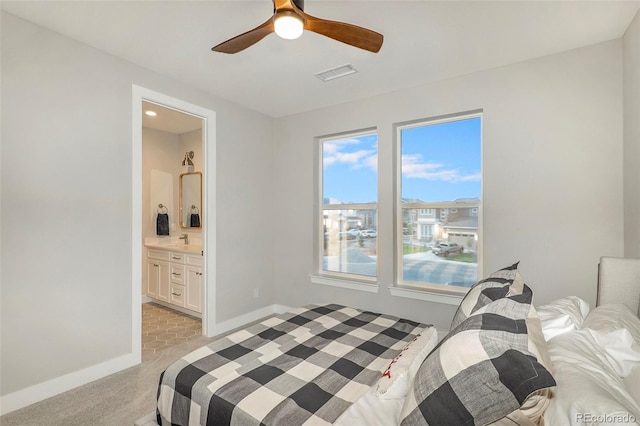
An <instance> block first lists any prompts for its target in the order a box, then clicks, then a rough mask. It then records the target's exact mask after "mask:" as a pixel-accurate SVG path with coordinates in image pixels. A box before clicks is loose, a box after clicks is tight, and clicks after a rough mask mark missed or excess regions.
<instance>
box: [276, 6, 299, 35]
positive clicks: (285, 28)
mask: <svg viewBox="0 0 640 426" xmlns="http://www.w3.org/2000/svg"><path fill="white" fill-rule="evenodd" d="M273 27H274V31H275V32H276V34H278V35H279V36H280V37H282V38H284V39H287V40H295V39H297V38H298V37H300V36H301V35H302V31H303V30H304V23H303V22H302V18H301V17H300V16H298V15H297V14H296V13H294V12H289V11H284V12H278V14H277V15H276V18H275V20H274V21H273Z"/></svg>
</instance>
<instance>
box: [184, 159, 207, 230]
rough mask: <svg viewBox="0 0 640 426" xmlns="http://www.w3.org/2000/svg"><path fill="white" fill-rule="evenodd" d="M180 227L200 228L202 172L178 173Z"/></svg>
mask: <svg viewBox="0 0 640 426" xmlns="http://www.w3.org/2000/svg"><path fill="white" fill-rule="evenodd" d="M179 186H180V227H181V228H202V173H201V172H191V173H182V174H181V175H180V185H179Z"/></svg>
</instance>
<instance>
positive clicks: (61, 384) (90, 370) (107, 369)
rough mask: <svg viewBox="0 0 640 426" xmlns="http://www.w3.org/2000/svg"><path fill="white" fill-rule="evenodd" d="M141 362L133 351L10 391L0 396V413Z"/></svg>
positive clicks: (17, 408)
mask: <svg viewBox="0 0 640 426" xmlns="http://www.w3.org/2000/svg"><path fill="white" fill-rule="evenodd" d="M139 363H140V361H139V360H138V358H137V356H136V354H134V353H131V354H127V355H123V356H120V357H118V358H114V359H112V360H109V361H106V362H103V363H100V364H97V365H93V366H91V367H87V368H84V369H82V370H79V371H74V372H73V373H69V374H66V375H64V376H60V377H56V378H55V379H51V380H48V381H46V382H43V383H38V384H37V385H33V386H29V387H28V388H25V389H21V390H19V391H16V392H13V393H10V394H8V395H5V396H3V397H0V415H4V414H7V413H10V412H12V411H15V410H19V409H20V408H23V407H26V406H28V405H31V404H34V403H36V402H39V401H42V400H44V399H47V398H51V397H52V396H55V395H58V394H60V393H62V392H66V391H68V390H71V389H74V388H76V387H78V386H82V385H84V384H87V383H90V382H93V381H94V380H97V379H101V378H103V377H106V376H108V375H110V374H114V373H117V372H119V371H122V370H124V369H126V368H129V367H133V366H134V365H137V364H139Z"/></svg>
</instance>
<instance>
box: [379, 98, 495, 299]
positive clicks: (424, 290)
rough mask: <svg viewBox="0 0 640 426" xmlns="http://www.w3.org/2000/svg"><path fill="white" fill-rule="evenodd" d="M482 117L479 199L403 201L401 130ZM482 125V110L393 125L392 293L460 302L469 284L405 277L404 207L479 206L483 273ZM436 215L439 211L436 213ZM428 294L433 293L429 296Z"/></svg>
mask: <svg viewBox="0 0 640 426" xmlns="http://www.w3.org/2000/svg"><path fill="white" fill-rule="evenodd" d="M473 118H479V119H480V176H481V178H480V197H479V201H478V202H477V203H476V202H474V203H466V202H454V201H451V202H427V203H403V202H402V131H403V130H406V129H411V128H417V127H424V126H429V125H436V124H443V123H448V122H453V121H462V120H467V119H473ZM483 126H484V117H483V112H482V110H476V111H470V112H464V113H457V114H450V115H446V116H440V117H433V118H426V119H420V120H413V121H409V122H404V123H397V124H395V125H394V130H395V132H394V142H395V143H394V144H395V149H394V153H395V156H396V161H395V169H396V170H395V174H394V178H395V180H396V181H395V190H396V196H395V203H394V204H395V217H396V223H395V226H394V234H395V238H394V245H395V247H394V253H395V254H394V256H395V259H394V265H395V271H394V277H395V278H394V279H395V286H394V287H392V288H390V290H391V294H392V295H395V296H400V297H408V298H413V299H423V300H433V301H437V302H441V303H449V304H457V303H459V301H460V298H461V297H463V296H464V295H465V294H466V293H467V292H468V291H469V288H466V287H457V286H445V285H444V284H436V283H425V282H420V281H408V280H406V281H405V280H404V279H403V272H404V254H403V253H404V247H403V232H402V229H403V226H404V224H403V221H402V219H403V210H404V209H429V208H432V209H457V208H470V209H474V208H477V216H478V231H477V234H478V240H477V259H476V262H477V279H480V277H482V276H483V275H482V263H483V262H482V258H483V252H484V250H483V220H482V211H483V208H482V206H483V186H484V185H483V182H484V172H483V167H482V166H483ZM436 216H437V215H436ZM429 294H431V295H433V296H434V297H433V298H431V297H429Z"/></svg>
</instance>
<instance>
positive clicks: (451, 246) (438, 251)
mask: <svg viewBox="0 0 640 426" xmlns="http://www.w3.org/2000/svg"><path fill="white" fill-rule="evenodd" d="M431 251H432V252H433V254H435V255H436V256H444V257H448V256H449V255H451V254H461V253H462V252H463V251H464V247H462V246H461V245H459V244H456V243H449V242H442V243H439V244H437V245H435V246H434V247H433V248H432V249H431Z"/></svg>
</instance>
